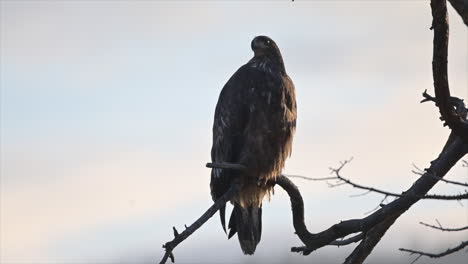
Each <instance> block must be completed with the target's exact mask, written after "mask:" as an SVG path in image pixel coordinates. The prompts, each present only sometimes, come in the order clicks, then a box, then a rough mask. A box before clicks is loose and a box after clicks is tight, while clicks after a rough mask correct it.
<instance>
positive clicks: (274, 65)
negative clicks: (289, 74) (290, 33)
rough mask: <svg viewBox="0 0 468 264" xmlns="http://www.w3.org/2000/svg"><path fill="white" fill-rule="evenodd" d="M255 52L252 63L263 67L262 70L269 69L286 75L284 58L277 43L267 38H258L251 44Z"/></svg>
mask: <svg viewBox="0 0 468 264" xmlns="http://www.w3.org/2000/svg"><path fill="white" fill-rule="evenodd" d="M250 46H251V47H252V50H253V52H254V57H253V59H252V60H251V62H255V65H257V64H258V65H261V66H262V68H264V69H265V68H268V71H270V72H271V71H275V70H276V71H279V72H280V73H286V70H285V68H284V63H283V57H282V56H281V52H280V50H279V48H278V46H277V45H276V43H275V42H274V41H273V40H272V39H271V38H269V37H267V36H257V37H255V38H254V39H253V40H252V43H251V44H250Z"/></svg>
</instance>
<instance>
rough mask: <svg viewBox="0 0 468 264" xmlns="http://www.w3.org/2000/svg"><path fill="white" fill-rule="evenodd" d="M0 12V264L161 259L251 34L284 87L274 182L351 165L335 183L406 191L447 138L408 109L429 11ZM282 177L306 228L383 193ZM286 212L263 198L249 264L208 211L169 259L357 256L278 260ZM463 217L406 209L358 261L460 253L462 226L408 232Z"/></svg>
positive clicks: (465, 90) (305, 7) (265, 7)
mask: <svg viewBox="0 0 468 264" xmlns="http://www.w3.org/2000/svg"><path fill="white" fill-rule="evenodd" d="M0 9H1V10H0V56H1V57H0V88H1V90H0V95H1V101H0V111H1V112H0V118H1V127H0V136H1V137H0V143H1V146H0V154H1V167H0V173H1V174H0V177H1V178H0V180H1V185H0V191H1V192H0V262H1V263H116V262H126V263H151V262H153V263H154V262H156V261H158V260H159V259H160V258H161V256H162V254H163V250H162V248H161V245H162V244H163V243H164V242H166V241H168V240H170V239H172V226H174V225H175V226H177V227H178V228H179V229H180V230H181V229H182V228H183V225H184V224H190V223H192V222H193V221H194V220H195V219H196V218H198V217H199V216H200V215H201V214H202V213H203V212H204V210H205V209H206V208H208V207H209V206H210V205H211V197H210V193H209V172H210V171H209V170H208V169H207V168H205V167H204V164H205V163H206V162H209V161H210V156H209V154H210V148H211V126H212V122H213V114H214V108H215V104H216V100H217V98H218V95H219V92H220V90H221V88H222V86H223V85H224V83H225V82H226V81H227V80H228V79H229V77H230V76H231V75H232V74H233V73H234V72H235V71H236V70H237V69H238V68H239V67H240V66H241V65H242V64H244V63H246V62H247V61H248V60H249V59H250V58H251V57H252V55H253V54H252V52H251V50H250V41H251V40H252V38H253V37H254V36H256V35H268V36H270V37H271V38H272V39H274V40H275V41H276V43H277V44H278V46H279V47H280V49H281V51H282V54H283V58H284V61H285V65H286V70H287V72H288V74H289V75H290V76H291V78H292V80H293V81H294V83H295V85H296V89H297V92H296V93H297V103H298V125H297V132H296V136H295V139H294V145H293V154H292V157H291V158H290V159H289V160H288V161H287V165H286V168H285V171H284V172H285V173H287V174H300V175H304V176H312V177H314V176H315V177H321V176H326V175H328V168H329V167H330V166H337V165H338V162H339V161H340V160H343V159H348V158H349V157H351V156H353V157H354V160H353V162H352V163H351V164H349V166H347V167H346V168H345V170H344V171H343V173H344V174H345V176H346V177H349V178H352V179H353V180H355V181H358V182H360V183H363V184H367V185H373V186H376V187H380V188H384V189H388V190H392V191H395V192H401V191H403V190H405V189H406V188H408V187H409V186H410V185H411V183H412V182H413V181H414V180H415V179H416V175H414V174H412V173H411V169H412V165H411V164H412V163H414V164H417V165H418V166H420V167H422V168H424V167H428V166H429V162H430V161H431V160H433V159H435V158H436V157H437V155H438V154H439V152H440V150H441V148H442V147H443V144H444V142H445V140H446V137H447V135H448V129H447V128H444V127H442V124H441V122H440V120H439V119H438V118H439V115H438V111H437V109H436V108H435V107H434V105H432V104H429V103H427V104H419V101H420V100H421V98H422V97H421V94H422V92H423V91H424V90H425V89H428V91H429V92H430V93H431V94H433V91H432V90H433V87H432V72H431V60H432V37H433V32H432V31H430V30H429V27H430V25H431V14H430V7H429V1H423V0H421V1H395V2H391V1H375V2H370V1H328V2H325V1H300V0H297V1H296V2H294V3H291V2H289V1H286V0H285V1H255V2H246V1H111V0H109V1H96V2H93V1H72V0H70V1H41V0H38V1H6V0H1V1H0ZM449 11H450V26H451V28H450V34H451V35H450V46H449V81H450V87H451V91H452V94H454V95H456V96H459V97H463V98H465V99H468V86H467V83H468V79H467V78H468V77H467V72H468V60H467V47H468V43H467V42H468V41H467V40H468V37H467V30H466V26H465V25H464V24H463V23H462V21H461V18H460V17H459V16H458V14H456V13H455V12H454V11H453V9H452V8H451V7H449ZM324 109H326V111H324ZM447 177H448V178H450V179H453V180H461V181H467V180H468V170H467V169H466V168H462V167H461V164H458V165H457V166H456V167H455V168H454V169H453V170H452V171H451V172H450V173H449V175H447ZM294 181H295V182H296V183H297V185H298V186H299V187H300V189H301V191H302V194H303V196H304V200H305V205H306V221H307V224H308V227H309V229H310V230H311V231H314V232H315V231H321V230H323V229H325V228H328V227H329V226H330V225H332V224H335V223H337V222H339V221H340V220H344V219H349V218H361V217H363V216H364V213H365V212H367V211H369V210H370V209H372V208H374V207H375V206H376V205H377V204H378V203H379V202H380V199H381V198H382V197H381V196H378V195H375V194H370V195H368V196H364V197H358V198H349V196H350V195H352V194H356V193H360V192H359V191H358V190H353V189H351V188H349V187H344V186H343V187H339V188H335V189H330V188H328V187H327V185H326V184H325V183H323V182H318V183H317V182H313V183H312V182H304V181H301V180H294ZM462 190H463V189H460V188H454V187H450V186H447V185H446V184H439V185H438V186H436V187H435V188H434V189H433V190H432V191H431V192H433V193H441V194H450V193H457V192H459V191H462ZM289 206H290V205H289V199H288V197H287V196H285V195H284V193H283V191H282V190H281V189H278V188H277V189H276V195H275V196H274V197H273V198H272V200H271V201H270V202H265V203H264V210H263V213H264V216H263V234H262V241H261V243H260V245H259V246H258V248H257V251H256V254H255V256H253V257H246V256H243V255H242V253H241V250H240V248H239V245H238V241H237V239H236V238H234V239H231V240H229V241H228V240H227V239H226V236H225V234H224V233H223V231H222V229H221V226H220V223H219V218H218V217H217V216H216V217H214V218H213V219H211V220H210V221H209V222H208V223H207V224H206V225H205V226H203V227H202V228H201V229H200V230H199V231H197V232H196V233H195V234H194V235H193V236H192V237H190V238H189V239H188V240H186V241H185V242H183V243H182V244H181V245H180V246H179V247H178V248H177V249H176V250H175V256H176V263H220V262H223V263H259V262H262V261H269V262H272V263H282V262H284V261H285V260H288V261H291V262H293V263H306V262H307V263H311V262H315V263H327V261H328V262H329V263H340V262H342V261H343V259H344V258H345V256H346V255H347V254H349V252H350V251H351V250H352V249H353V247H354V245H353V246H348V247H344V248H339V249H338V248H332V247H326V248H323V249H320V250H319V251H318V252H314V253H313V254H312V255H310V256H307V257H304V256H300V255H296V254H293V253H290V252H289V250H290V247H291V246H299V245H301V242H300V240H299V239H298V238H297V237H296V236H295V235H294V234H293V228H292V222H291V213H290V210H289ZM467 206H468V204H467V203H466V202H464V203H463V205H461V204H459V203H457V202H440V201H423V202H420V203H419V204H417V205H416V206H414V208H412V209H411V210H410V211H409V212H407V213H406V214H405V215H403V216H402V217H401V218H400V219H399V220H398V221H397V223H396V224H395V225H394V226H393V227H392V228H391V229H390V230H389V232H388V233H387V235H386V236H385V237H384V239H383V240H382V242H381V243H380V244H379V246H377V248H376V249H375V251H374V254H373V255H372V256H371V257H370V258H369V261H368V263H374V262H377V261H379V258H382V256H386V258H387V259H388V260H389V261H390V262H393V263H409V262H411V261H412V259H413V258H414V257H410V256H408V255H407V254H405V253H401V252H399V251H398V248H399V247H409V248H416V249H421V250H427V251H439V250H442V249H445V248H447V247H450V246H454V245H458V243H459V242H460V241H461V240H463V239H466V236H467V232H464V233H463V232H462V233H456V234H453V233H451V234H448V233H438V232H436V231H433V230H428V229H427V228H425V227H422V226H420V225H419V224H418V222H420V221H424V222H430V223H434V222H435V219H438V220H439V221H440V222H442V223H443V224H444V225H447V226H454V227H457V226H463V225H466V224H467V223H468V213H467V211H468V210H467V209H466V208H467ZM228 214H229V213H228ZM463 257H466V254H464V253H458V254H457V255H454V256H451V257H448V258H445V259H443V261H442V262H443V263H459V262H460V259H462V258H463ZM379 263H381V262H379ZM422 263H427V261H426V262H424V261H422ZM429 263H434V262H429Z"/></svg>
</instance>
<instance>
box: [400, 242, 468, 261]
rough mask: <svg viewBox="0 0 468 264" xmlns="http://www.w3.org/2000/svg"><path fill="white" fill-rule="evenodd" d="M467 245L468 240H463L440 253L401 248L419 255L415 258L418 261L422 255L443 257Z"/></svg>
mask: <svg viewBox="0 0 468 264" xmlns="http://www.w3.org/2000/svg"><path fill="white" fill-rule="evenodd" d="M466 246H468V241H463V242H461V243H460V245H458V246H456V247H453V248H449V249H447V250H446V251H444V252H441V253H438V254H434V253H428V252H423V251H417V250H413V249H406V248H400V249H399V250H401V251H404V252H409V253H410V254H411V255H413V254H417V255H419V256H418V257H417V258H416V259H415V261H416V260H418V259H419V258H420V257H421V256H427V257H430V258H441V257H444V256H447V255H449V254H452V253H454V252H457V251H460V250H462V249H463V248H465V247H466ZM415 261H413V262H415Z"/></svg>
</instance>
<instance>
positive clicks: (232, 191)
mask: <svg viewBox="0 0 468 264" xmlns="http://www.w3.org/2000/svg"><path fill="white" fill-rule="evenodd" d="M239 188H240V186H239V184H237V183H234V184H232V185H231V187H230V188H229V190H228V191H227V192H226V193H225V194H224V195H223V196H221V197H220V198H219V199H218V200H217V201H216V202H215V203H214V204H213V205H212V206H211V207H210V208H208V210H207V211H206V212H205V213H204V214H203V215H202V216H201V217H200V218H198V219H197V220H196V221H195V222H194V223H193V224H191V225H190V226H189V227H186V229H185V230H184V231H183V232H182V233H180V234H179V232H177V229H176V228H175V227H173V231H174V239H173V240H171V241H169V242H166V243H165V244H164V245H163V248H164V249H165V250H166V253H165V254H164V256H163V258H162V259H161V262H159V263H160V264H164V263H166V261H167V259H168V258H170V259H171V261H172V262H174V254H173V253H172V251H173V250H174V248H175V247H177V245H179V244H180V243H181V242H182V241H184V240H185V239H186V238H188V237H189V236H190V235H191V234H193V232H195V231H197V229H198V228H200V227H201V226H202V225H203V224H204V223H206V221H208V219H210V218H211V217H212V216H213V215H214V214H215V213H216V212H217V211H218V210H219V209H220V208H222V207H223V206H224V205H225V204H226V202H228V201H229V200H230V199H231V198H232V197H233V196H234V195H236V193H237V192H238V191H239Z"/></svg>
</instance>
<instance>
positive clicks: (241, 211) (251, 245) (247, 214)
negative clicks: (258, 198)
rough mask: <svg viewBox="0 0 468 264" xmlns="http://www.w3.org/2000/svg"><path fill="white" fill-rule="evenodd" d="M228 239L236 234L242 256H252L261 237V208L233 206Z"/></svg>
mask: <svg viewBox="0 0 468 264" xmlns="http://www.w3.org/2000/svg"><path fill="white" fill-rule="evenodd" d="M229 229H230V231H229V236H228V237H229V238H231V237H232V236H233V235H234V234H235V233H236V232H237V237H238V238H239V243H240V246H241V249H242V251H243V252H244V254H246V255H247V254H248V255H252V254H253V253H254V252H255V248H257V245H258V243H259V242H260V238H261V236H262V206H261V205H260V206H255V205H252V206H248V207H242V206H240V205H239V204H237V203H236V204H234V209H233V210H232V214H231V218H230V219H229Z"/></svg>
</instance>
